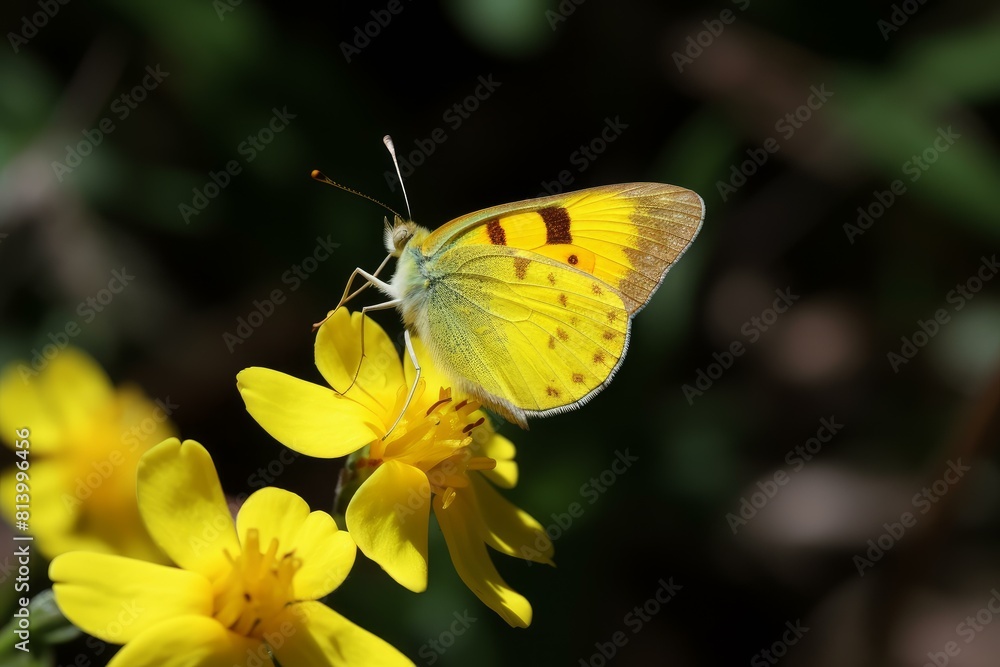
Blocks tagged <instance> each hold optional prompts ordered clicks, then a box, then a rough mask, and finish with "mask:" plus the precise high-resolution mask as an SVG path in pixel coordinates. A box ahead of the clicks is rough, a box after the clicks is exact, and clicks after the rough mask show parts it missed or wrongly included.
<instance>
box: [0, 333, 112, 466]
mask: <svg viewBox="0 0 1000 667" xmlns="http://www.w3.org/2000/svg"><path fill="white" fill-rule="evenodd" d="M47 364H48V365H47V366H43V367H42V369H41V370H40V371H36V370H35V369H34V367H33V366H31V365H29V364H28V363H27V362H14V363H11V364H9V365H8V366H6V367H5V368H4V370H3V373H2V374H0V406H2V409H0V434H2V436H0V437H2V438H3V439H4V440H5V441H7V440H8V439H9V438H11V436H12V435H13V433H14V431H15V429H20V428H24V427H26V426H27V427H29V428H30V429H31V451H32V452H34V453H36V454H49V453H53V452H56V451H58V450H59V449H60V448H61V447H64V446H67V445H68V444H69V443H67V442H66V441H65V438H66V436H67V434H69V433H70V432H72V431H73V430H74V429H76V428H78V427H79V426H80V425H81V424H85V423H87V422H88V421H90V420H91V418H92V417H91V415H92V414H93V413H94V412H95V411H97V410H98V409H100V408H101V407H102V406H104V405H106V404H107V403H108V402H109V401H111V399H112V397H113V394H114V389H113V387H112V386H111V381H110V380H109V379H108V376H107V375H106V374H105V373H104V370H103V369H102V368H101V367H100V365H98V363H97V362H96V361H94V360H93V359H91V358H90V357H89V356H88V355H87V354H85V353H84V352H82V351H80V350H77V349H76V348H72V347H67V348H66V349H64V350H62V352H58V353H57V356H55V357H53V358H52V360H51V361H47ZM36 365H40V364H36ZM15 420H16V421H15Z"/></svg>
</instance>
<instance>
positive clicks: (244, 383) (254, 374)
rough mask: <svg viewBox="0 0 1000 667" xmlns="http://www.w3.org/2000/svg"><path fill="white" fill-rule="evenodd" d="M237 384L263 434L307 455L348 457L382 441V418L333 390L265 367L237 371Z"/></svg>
mask: <svg viewBox="0 0 1000 667" xmlns="http://www.w3.org/2000/svg"><path fill="white" fill-rule="evenodd" d="M236 386H237V387H238V388H239V390H240V394H241V395H242V396H243V402H244V403H246V406H247V412H249V413H250V416H252V417H253V418H254V419H256V420H257V423H258V424H260V425H261V427H262V428H263V429H264V430H265V431H267V432H268V433H270V434H271V436H272V437H273V438H275V439H276V440H277V441H278V442H280V443H281V444H283V445H285V446H286V447H290V448H291V449H294V450H295V451H297V452H300V453H302V454H306V455H307V456H315V457H317V458H336V457H339V456H347V455H348V454H350V453H351V452H354V451H356V450H358V449H360V448H361V447H363V446H365V445H366V444H368V443H369V442H371V441H372V440H375V439H377V438H380V437H382V433H383V430H384V427H383V426H381V424H382V421H383V419H382V418H381V417H379V416H377V415H375V414H373V413H372V412H371V410H369V409H367V408H366V407H364V406H363V405H361V404H360V403H358V402H356V401H354V400H351V399H350V398H346V397H344V396H340V395H339V394H337V393H336V392H334V391H333V390H332V389H327V388H326V387H320V386H319V385H316V384H312V383H311V382H306V381H305V380H299V379H298V378H294V377H292V376H290V375H285V374H284V373H279V372H278V371H272V370H269V369H267V368H247V369H244V370H242V371H240V373H239V375H237V376H236ZM376 425H377V426H376Z"/></svg>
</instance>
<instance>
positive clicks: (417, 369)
mask: <svg viewBox="0 0 1000 667" xmlns="http://www.w3.org/2000/svg"><path fill="white" fill-rule="evenodd" d="M403 340H404V341H405V342H406V353H407V354H408V355H410V361H411V362H412V363H413V370H414V371H415V373H414V375H413V384H412V385H410V393H409V394H407V395H406V403H404V404H403V409H402V410H400V411H399V415H397V416H396V421H394V422H393V423H392V426H390V427H389V430H388V431H386V432H385V435H384V436H382V439H383V440H385V439H386V438H388V437H389V434H390V433H392V431H393V429H395V428H396V425H397V424H399V421H400V420H401V419H402V418H403V415H405V414H406V409H407V408H409V407H410V401H412V400H413V394H414V392H416V390H417V383H418V382H420V362H418V361H417V353H416V352H414V351H413V342H412V341H411V340H410V330H409V329H407V330H405V331H404V332H403Z"/></svg>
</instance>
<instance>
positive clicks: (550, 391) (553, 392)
mask: <svg viewBox="0 0 1000 667" xmlns="http://www.w3.org/2000/svg"><path fill="white" fill-rule="evenodd" d="M545 393H546V394H548V395H549V396H555V397H556V398H558V397H559V390H558V389H556V388H555V387H552V386H549V387H546V388H545Z"/></svg>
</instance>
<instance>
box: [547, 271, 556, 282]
mask: <svg viewBox="0 0 1000 667" xmlns="http://www.w3.org/2000/svg"><path fill="white" fill-rule="evenodd" d="M548 279H549V284H550V285H555V284H556V277H555V274H552V273H550V274H549V275H548Z"/></svg>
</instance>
